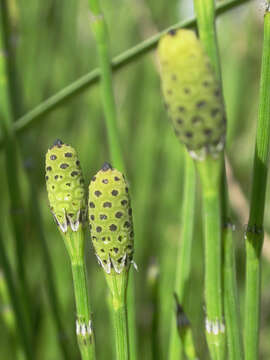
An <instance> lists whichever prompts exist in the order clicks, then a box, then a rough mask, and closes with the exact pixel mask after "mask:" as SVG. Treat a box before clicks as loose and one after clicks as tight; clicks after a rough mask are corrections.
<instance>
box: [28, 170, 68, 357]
mask: <svg viewBox="0 0 270 360" xmlns="http://www.w3.org/2000/svg"><path fill="white" fill-rule="evenodd" d="M28 178H29V180H31V176H30V175H29V177H28ZM31 205H32V215H33V216H35V223H36V228H37V229H36V231H37V233H38V234H39V235H38V236H39V240H40V246H41V255H42V257H43V264H44V270H45V272H46V280H47V286H48V300H49V304H50V306H51V310H52V315H53V321H54V322H55V327H56V331H57V342H58V345H59V347H60V348H61V351H62V356H63V358H64V359H66V360H69V359H70V358H71V354H70V351H69V347H68V343H67V339H68V338H67V334H66V330H65V327H64V324H63V319H62V316H61V307H60V304H59V294H58V291H57V288H56V284H55V274H54V269H53V264H52V260H51V256H50V251H49V248H48V245H47V241H46V238H45V233H44V228H43V225H42V218H41V213H40V207H39V203H38V196H37V192H36V189H35V186H34V185H33V184H32V185H31Z"/></svg>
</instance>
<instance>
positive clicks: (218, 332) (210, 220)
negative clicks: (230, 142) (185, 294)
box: [197, 156, 225, 360]
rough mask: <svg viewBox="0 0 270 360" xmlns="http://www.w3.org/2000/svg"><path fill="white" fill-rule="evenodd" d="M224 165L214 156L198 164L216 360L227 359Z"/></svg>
mask: <svg viewBox="0 0 270 360" xmlns="http://www.w3.org/2000/svg"><path fill="white" fill-rule="evenodd" d="M221 163H222V161H221V158H219V159H213V158H212V157H211V156H208V157H207V158H206V159H205V160H204V161H201V162H197V168H198V170H199V173H200V179H201V185H202V196H203V222H204V235H205V283H204V286H205V302H206V337H207V341H208V345H209V350H210V354H211V357H212V359H213V360H221V359H224V358H225V332H224V330H225V329H224V325H223V311H222V308H223V300H222V274H221V251H222V249H221V204H220V193H219V184H220V174H221V171H220V167H221ZM207 324H208V325H207Z"/></svg>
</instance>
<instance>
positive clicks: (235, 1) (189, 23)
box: [14, 0, 250, 132]
mask: <svg viewBox="0 0 270 360" xmlns="http://www.w3.org/2000/svg"><path fill="white" fill-rule="evenodd" d="M249 1H250V0H227V1H224V2H222V4H220V5H218V6H217V10H216V15H222V14H223V13H225V12H227V11H229V10H231V9H234V8H236V7H238V6H239V5H242V4H244V3H247V2H249ZM195 25H196V18H195V17H192V18H190V19H188V20H184V21H181V22H179V23H176V24H174V25H173V26H170V27H169V28H166V29H164V30H163V31H161V32H160V33H158V34H156V35H154V36H152V37H150V38H149V39H146V40H144V41H142V42H141V43H140V44H138V45H136V46H134V47H133V48H131V49H129V50H126V51H125V52H123V53H122V54H120V55H118V56H116V57H115V58H113V59H112V61H111V66H112V70H114V71H115V70H119V69H121V68H122V67H123V66H125V65H128V64H129V63H131V62H133V61H135V60H137V59H138V58H139V57H141V56H143V55H145V54H147V53H148V52H149V51H151V50H153V49H154V48H155V47H156V45H157V43H158V41H159V39H160V38H161V36H163V35H164V34H165V33H166V32H168V31H169V30H171V29H178V28H183V27H184V28H192V27H194V26H195ZM99 79H100V70H99V69H94V70H92V71H91V72H89V73H88V74H86V75H84V76H82V77H81V78H79V79H78V80H76V81H75V82H73V83H72V84H70V85H68V86H66V87H65V88H63V89H62V90H60V91H59V92H58V93H56V94H55V95H52V96H51V97H50V98H48V99H47V100H45V101H44V102H42V103H40V104H39V105H37V106H36V107H35V108H34V109H32V110H30V111H29V112H28V113H26V114H25V115H23V116H22V117H20V118H19V119H18V120H17V121H16V123H15V124H14V130H15V131H16V132H17V131H18V132H20V131H22V130H24V129H25V128H26V127H28V126H29V125H30V124H32V122H34V121H36V120H38V119H41V118H42V117H44V116H45V115H47V114H48V113H49V112H51V111H53V110H55V109H57V108H58V107H59V106H63V105H64V104H65V103H66V102H68V101H69V100H70V99H71V98H72V97H73V96H76V95H79V94H80V93H82V92H83V91H85V90H86V89H87V88H88V87H90V86H91V85H94V84H95V83H97V81H99Z"/></svg>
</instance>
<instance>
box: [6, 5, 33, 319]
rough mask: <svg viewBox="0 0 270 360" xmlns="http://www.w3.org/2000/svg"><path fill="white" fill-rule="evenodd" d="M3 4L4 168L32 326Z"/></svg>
mask: <svg viewBox="0 0 270 360" xmlns="http://www.w3.org/2000/svg"><path fill="white" fill-rule="evenodd" d="M4 8H5V7H4V2H3V1H1V2H0V77H1V81H0V126H1V128H2V130H3V133H4V135H5V143H4V145H5V149H4V150H5V167H6V172H7V180H8V187H9V196H10V207H11V213H12V216H11V221H12V227H13V231H14V235H15V236H14V237H15V252H16V266H17V274H18V277H19V285H20V293H21V298H22V302H23V304H24V307H25V310H26V311H27V313H28V318H27V321H29V322H30V323H31V322H32V320H33V319H32V312H31V309H30V304H31V302H30V288H29V284H28V281H27V279H26V272H25V266H24V265H25V264H24V252H25V251H24V250H25V243H24V240H25V237H26V234H25V222H26V219H25V209H24V204H23V199H22V193H21V189H20V183H19V180H20V177H19V174H18V169H19V156H18V151H17V150H18V149H17V142H16V138H15V135H14V131H13V128H12V112H11V104H10V98H9V94H10V92H9V83H8V79H7V76H6V74H7V63H8V57H9V56H10V54H9V53H7V49H6V48H5V38H6V35H5V34H6V32H7V29H6V28H5V26H6V25H7V22H6V19H5V17H4V16H5V14H6V12H5V11H3V10H5V9H4Z"/></svg>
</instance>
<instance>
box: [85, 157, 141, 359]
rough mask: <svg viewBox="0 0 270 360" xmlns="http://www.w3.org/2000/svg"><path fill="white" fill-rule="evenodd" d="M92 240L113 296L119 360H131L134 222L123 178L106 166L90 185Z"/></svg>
mask: <svg viewBox="0 0 270 360" xmlns="http://www.w3.org/2000/svg"><path fill="white" fill-rule="evenodd" d="M88 215H89V222H90V230H91V238H92V242H93V246H94V249H95V253H96V257H97V259H98V262H99V264H100V265H101V266H102V268H103V270H104V272H105V278H106V281H107V284H108V287H109V289H110V293H111V297H112V299H111V304H112V312H113V321H114V334H115V345H116V355H117V360H127V359H129V356H130V355H129V336H128V324H127V307H126V291H127V284H128V273H129V268H130V264H131V263H132V258H133V251H134V247H133V238H134V233H133V222H132V210H131V206H130V198H129V193H128V186H127V183H126V180H125V177H124V175H123V174H122V173H121V172H119V171H118V170H116V169H113V168H112V167H111V165H110V164H108V163H105V164H104V165H103V167H102V168H101V170H100V171H99V172H98V173H97V174H96V175H95V176H94V177H93V178H92V180H91V182H90V185H89V207H88Z"/></svg>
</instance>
